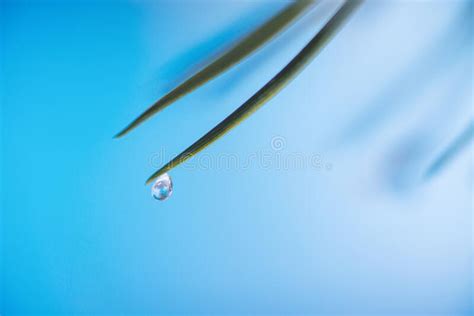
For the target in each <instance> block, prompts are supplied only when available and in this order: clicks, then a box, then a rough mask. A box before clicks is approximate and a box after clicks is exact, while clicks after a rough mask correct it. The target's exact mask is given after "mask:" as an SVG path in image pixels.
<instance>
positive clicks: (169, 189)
mask: <svg viewBox="0 0 474 316" xmlns="http://www.w3.org/2000/svg"><path fill="white" fill-rule="evenodd" d="M171 194H173V181H171V178H170V176H169V175H168V174H167V173H165V174H162V175H161V176H159V177H158V179H156V181H155V183H154V184H153V186H152V187H151V195H152V196H153V197H154V198H155V199H157V200H160V201H164V200H166V199H167V198H169V197H170V196H171Z"/></svg>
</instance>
